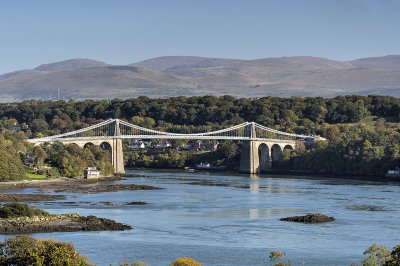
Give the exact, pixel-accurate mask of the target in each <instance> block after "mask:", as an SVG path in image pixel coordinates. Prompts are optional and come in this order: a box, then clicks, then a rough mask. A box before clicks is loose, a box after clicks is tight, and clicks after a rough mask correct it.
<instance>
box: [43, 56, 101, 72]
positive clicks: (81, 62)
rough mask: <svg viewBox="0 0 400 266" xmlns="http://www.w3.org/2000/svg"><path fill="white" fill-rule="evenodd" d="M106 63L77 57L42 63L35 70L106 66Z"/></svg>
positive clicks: (65, 69)
mask: <svg viewBox="0 0 400 266" xmlns="http://www.w3.org/2000/svg"><path fill="white" fill-rule="evenodd" d="M106 65H107V64H106V63H104V62H100V61H96V60H91V59H84V58H77V59H70V60H65V61H60V62H56V63H50V64H43V65H40V66H38V67H36V68H35V70H39V71H68V70H76V69H83V68H91V67H101V66H106Z"/></svg>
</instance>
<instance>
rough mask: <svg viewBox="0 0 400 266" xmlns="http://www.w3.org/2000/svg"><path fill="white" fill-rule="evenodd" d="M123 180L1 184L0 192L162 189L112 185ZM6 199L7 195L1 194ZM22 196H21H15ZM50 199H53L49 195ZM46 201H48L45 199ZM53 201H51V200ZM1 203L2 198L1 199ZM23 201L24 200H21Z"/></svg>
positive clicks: (87, 191)
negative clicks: (27, 189)
mask: <svg viewBox="0 0 400 266" xmlns="http://www.w3.org/2000/svg"><path fill="white" fill-rule="evenodd" d="M118 180H121V178H117V177H116V178H114V177H107V178H101V179H74V178H59V179H52V180H32V181H20V182H1V183H0V192H1V191H3V192H4V191H9V190H19V189H24V188H39V189H40V191H41V192H43V193H45V192H56V193H60V192H65V193H87V194H95V193H101V192H116V191H124V190H152V189H160V188H158V187H153V186H146V185H134V184H130V185H123V184H110V183H111V182H113V181H118ZM0 195H2V196H3V197H4V198H6V197H7V196H6V195H7V194H0ZM14 195H21V194H14ZM49 196H50V198H51V197H52V196H51V195H49ZM45 200H46V199H45ZM49 200H51V199H49ZM0 201H2V200H1V197H0ZM21 201H22V200H21Z"/></svg>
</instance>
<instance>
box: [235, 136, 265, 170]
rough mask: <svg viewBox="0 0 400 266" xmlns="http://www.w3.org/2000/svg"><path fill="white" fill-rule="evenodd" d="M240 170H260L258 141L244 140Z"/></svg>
mask: <svg viewBox="0 0 400 266" xmlns="http://www.w3.org/2000/svg"><path fill="white" fill-rule="evenodd" d="M239 171H240V172H241V173H246V174H256V173H259V172H260V160H259V158H258V145H257V142H256V141H243V143H242V154H241V157H240V168H239Z"/></svg>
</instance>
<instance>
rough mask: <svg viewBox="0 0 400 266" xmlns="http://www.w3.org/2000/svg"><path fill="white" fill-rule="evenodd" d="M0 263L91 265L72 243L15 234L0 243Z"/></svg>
mask: <svg viewBox="0 0 400 266" xmlns="http://www.w3.org/2000/svg"><path fill="white" fill-rule="evenodd" d="M0 253H1V254H2V256H1V257H0V264H1V265H74V266H75V265H77V266H84V265H92V264H90V263H89V262H88V258H87V257H86V256H82V255H80V254H79V253H78V252H77V251H76V250H75V248H74V246H73V245H72V244H69V243H65V242H58V241H56V240H54V239H35V238H33V237H30V236H16V237H14V238H8V239H6V241H5V242H4V243H0Z"/></svg>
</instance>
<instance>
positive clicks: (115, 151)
mask: <svg viewBox="0 0 400 266" xmlns="http://www.w3.org/2000/svg"><path fill="white" fill-rule="evenodd" d="M111 162H112V165H113V166H114V169H115V173H116V174H124V173H125V168H124V153H123V150H122V140H120V139H113V142H112V152H111Z"/></svg>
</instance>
